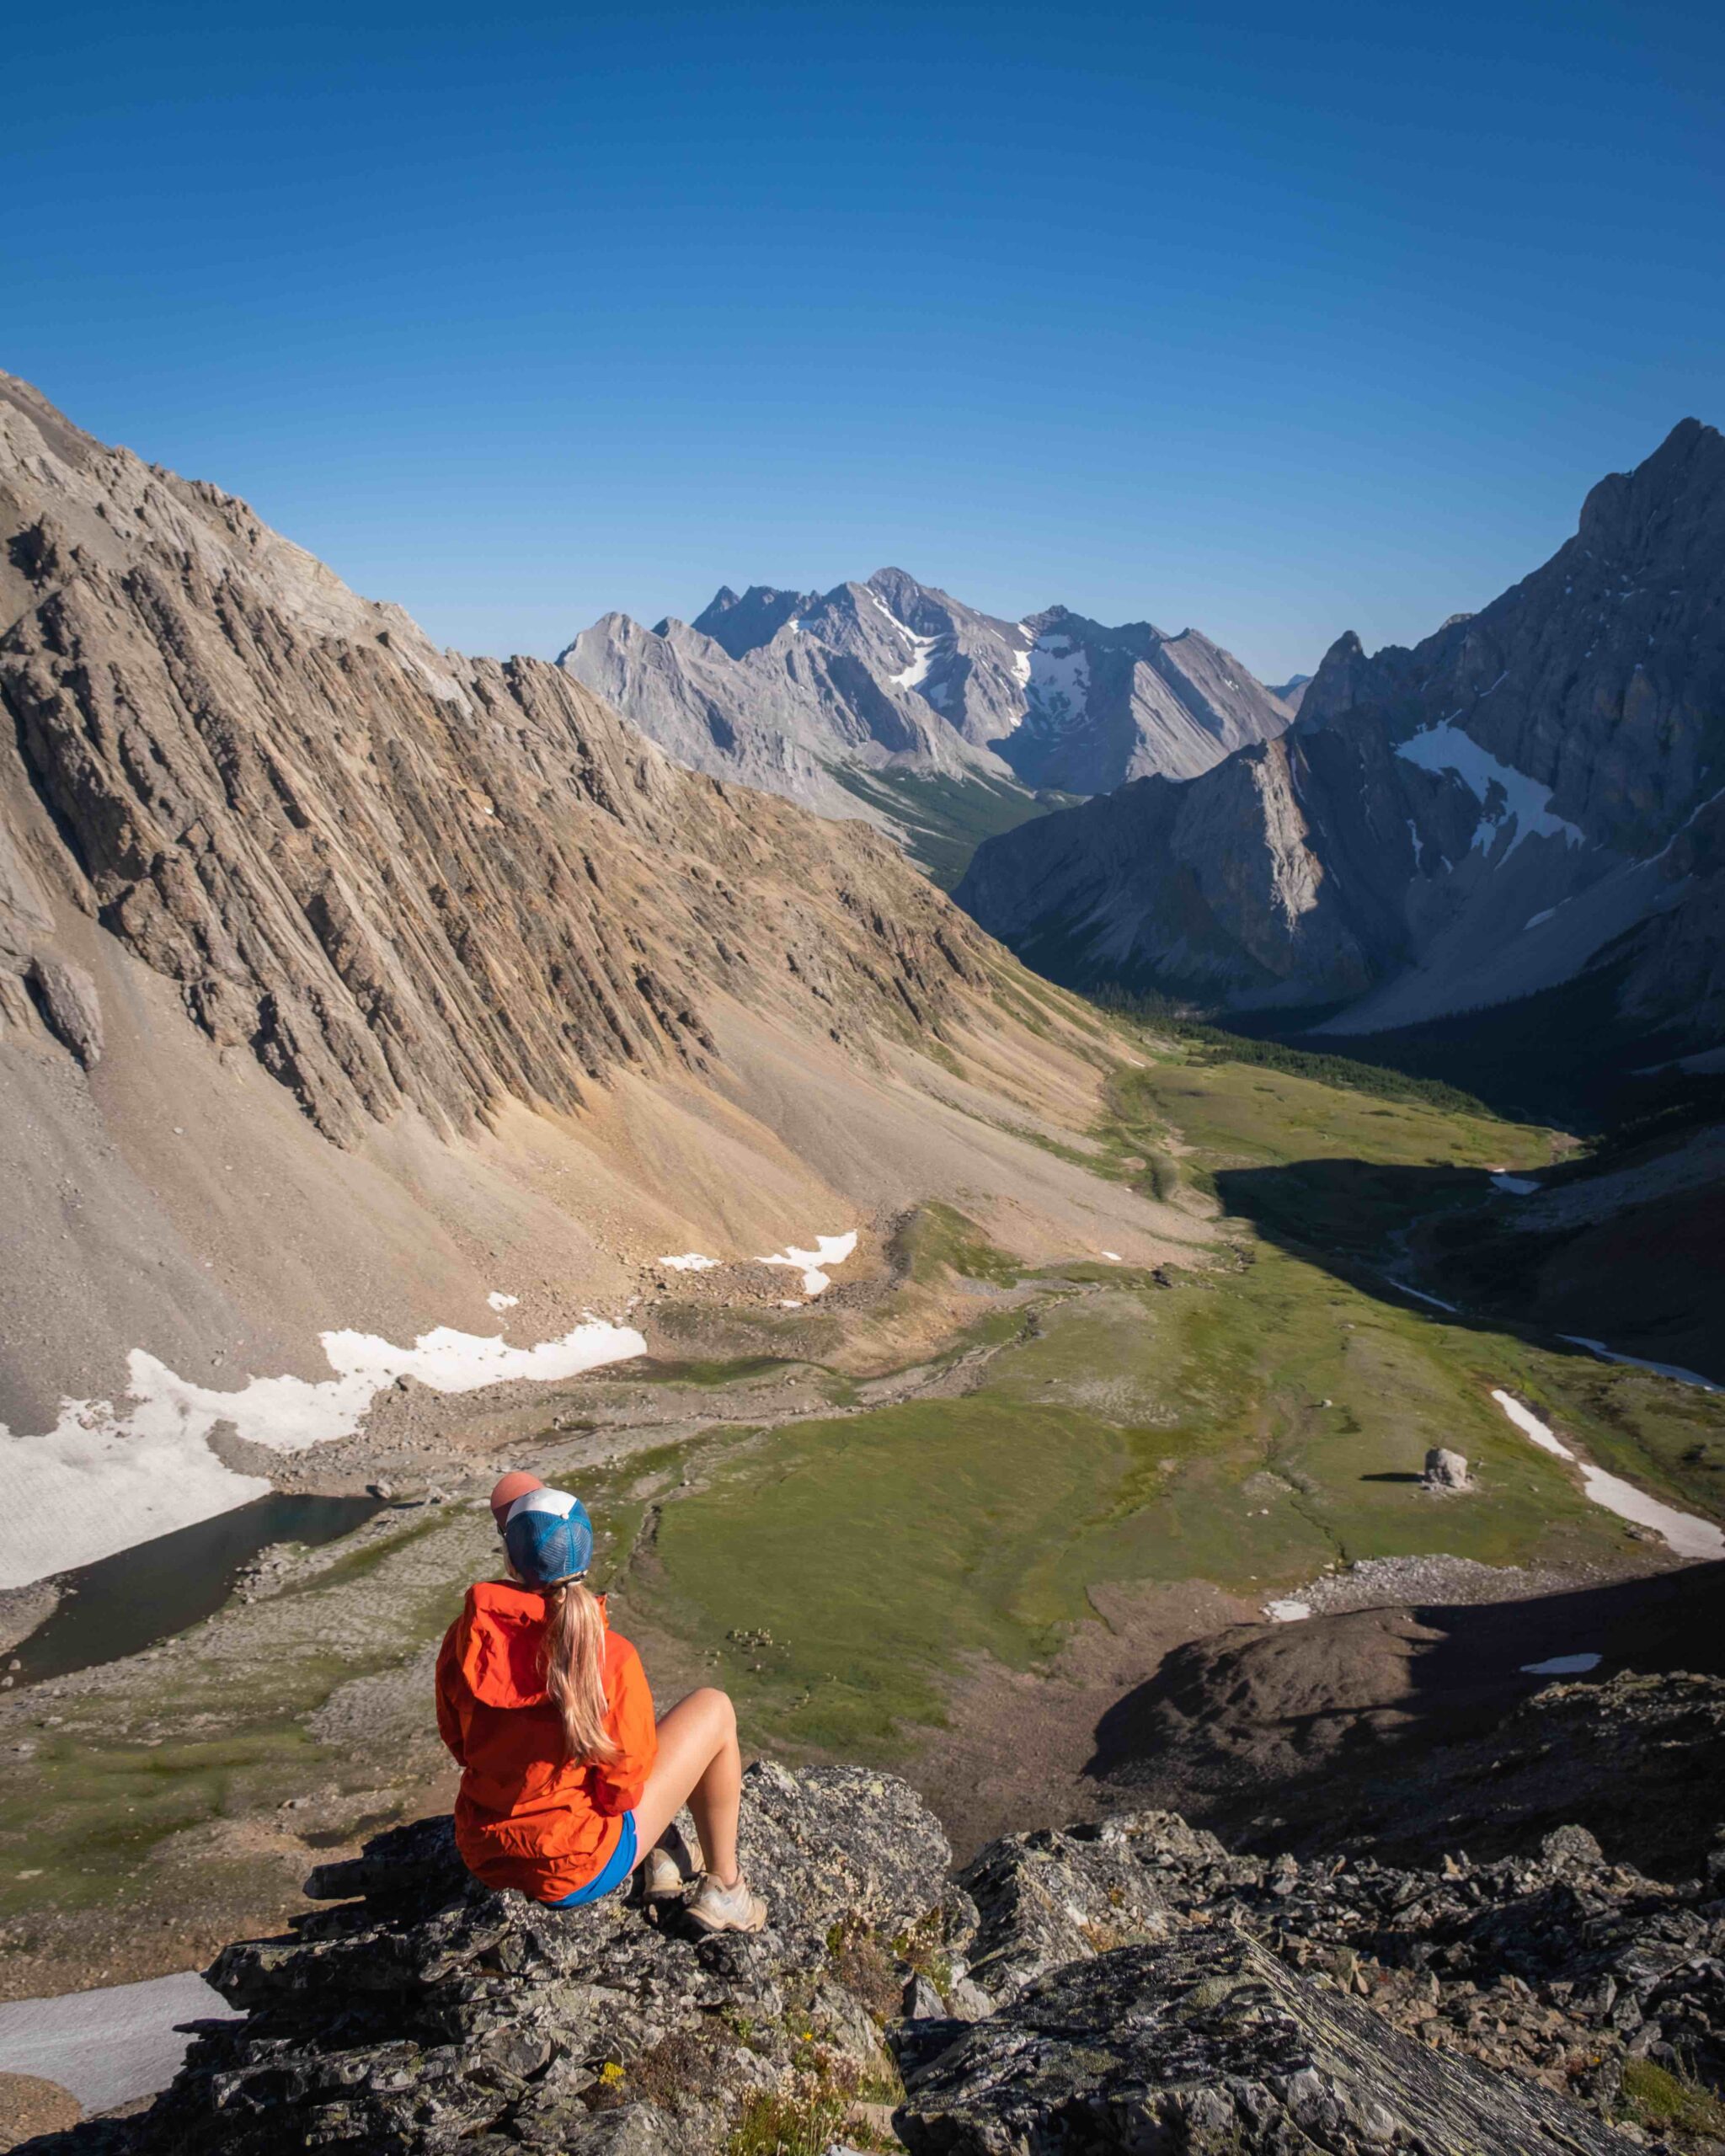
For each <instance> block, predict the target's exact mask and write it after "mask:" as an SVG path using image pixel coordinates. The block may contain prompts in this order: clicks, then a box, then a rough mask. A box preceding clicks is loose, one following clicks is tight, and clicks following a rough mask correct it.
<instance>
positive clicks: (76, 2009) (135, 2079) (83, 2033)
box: [0, 1970, 244, 2111]
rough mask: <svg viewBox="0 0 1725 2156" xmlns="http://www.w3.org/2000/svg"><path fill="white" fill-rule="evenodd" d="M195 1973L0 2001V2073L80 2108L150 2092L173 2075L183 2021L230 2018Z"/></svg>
mask: <svg viewBox="0 0 1725 2156" xmlns="http://www.w3.org/2000/svg"><path fill="white" fill-rule="evenodd" d="M243 2019H244V2016H243V2015H238V2014H236V2013H234V2011H233V2010H232V2008H231V2007H230V2006H229V2005H228V2003H227V2000H226V1999H224V1998H223V1997H222V1994H221V1993H220V1992H218V1991H216V1989H214V1988H213V1987H212V1986H211V1985H209V1984H206V1983H205V1981H204V1979H203V1978H202V1977H200V1976H199V1975H197V1974H196V1972H195V1971H192V1970H188V1971H187V1972H185V1973H184V1975H183V1976H174V1977H149V1978H147V1980H146V1981H145V1982H144V1983H137V1984H108V1985H104V1987H103V1988H102V1989H100V1990H99V1991H80V1992H73V1993H70V1994H69V1995H68V1996H67V1997H66V1998H63V1999H16V2000H13V2002H12V2003H11V2004H8V2005H5V2006H0V2073H30V2074H35V2076H37V2078H38V2079H40V2080H43V2081H52V2082H56V2083H57V2084H59V2086H60V2087H61V2088H62V2089H69V2090H70V2091H71V2092H72V2095H74V2096H76V2097H77V2100H78V2101H79V2103H81V2104H82V2105H83V2107H84V2109H85V2111H111V2110H113V2109H114V2108H115V2106H116V2105H120V2104H130V2103H134V2102H136V2100H138V2099H139V2098H140V2097H143V2096H153V2095H157V2094H158V2091H160V2090H161V2089H165V2088H166V2087H167V2086H168V2083H169V2082H170V2081H172V2080H173V2079H174V2075H175V2074H176V2073H179V2068H180V2063H181V2062H182V2060H184V2057H185V2055H186V2052H187V2051H188V2050H189V2049H190V2046H191V2041H192V2039H191V2036H190V2033H189V2032H188V2031H187V2028H186V2024H187V2023H188V2022H190V2021H223V2022H231V2021H238V2020H243Z"/></svg>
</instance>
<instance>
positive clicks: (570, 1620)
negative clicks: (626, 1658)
mask: <svg viewBox="0 0 1725 2156" xmlns="http://www.w3.org/2000/svg"><path fill="white" fill-rule="evenodd" d="M544 1592H545V1612H546V1615H547V1618H548V1620H550V1621H549V1622H548V1623H547V1625H546V1627H545V1689H546V1691H547V1694H549V1696H550V1699H551V1703H552V1705H553V1706H554V1707H555V1708H556V1709H557V1710H558V1713H559V1714H560V1715H561V1716H563V1736H564V1737H565V1738H566V1739H567V1741H568V1743H569V1757H570V1758H572V1759H577V1760H595V1759H596V1760H597V1761H598V1762H599V1763H600V1764H601V1765H608V1764H610V1762H611V1760H613V1759H615V1758H616V1757H617V1746H616V1745H615V1744H614V1743H613V1742H611V1737H610V1736H609V1735H608V1734H607V1732H606V1726H605V1718H606V1715H607V1714H609V1713H610V1711H611V1702H610V1700H607V1699H606V1696H605V1614H604V1612H603V1611H602V1610H601V1609H600V1607H599V1604H598V1601H597V1599H596V1598H595V1596H593V1595H592V1594H590V1593H589V1592H588V1590H587V1588H586V1586H585V1583H584V1582H581V1581H580V1580H564V1581H562V1582H560V1583H559V1584H558V1585H557V1586H555V1587H548V1588H546V1589H545V1591H544Z"/></svg>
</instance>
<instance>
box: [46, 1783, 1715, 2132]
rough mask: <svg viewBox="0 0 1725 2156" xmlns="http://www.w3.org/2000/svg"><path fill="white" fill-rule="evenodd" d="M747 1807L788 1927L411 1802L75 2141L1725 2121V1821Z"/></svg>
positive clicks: (751, 1835)
mask: <svg viewBox="0 0 1725 2156" xmlns="http://www.w3.org/2000/svg"><path fill="white" fill-rule="evenodd" d="M744 1824H745V1844H744V1858H745V1864H746V1865H747V1866H748V1868H749V1870H750V1874H751V1876H753V1877H754V1878H755V1879H756V1880H757V1881H759V1882H760V1883H761V1885H762V1886H764V1887H766V1890H767V1892H768V1893H769V1895H770V1897H771V1899H772V1924H771V1927H770V1928H769V1929H768V1930H767V1931H766V1932H765V1933H763V1934H761V1935H759V1936H758V1937H755V1938H747V1939H740V1938H736V1937H720V1938H716V1939H706V1940H703V1939H700V1938H697V1937H695V1936H693V1935H688V1934H686V1932H685V1931H684V1929H682V1926H681V1921H680V1919H679V1916H678V1913H677V1910H676V1905H675V1904H672V1905H670V1906H669V1907H668V1908H662V1909H661V1910H660V1911H659V1912H656V1913H654V1912H649V1911H648V1910H646V1909H645V1908H642V1907H641V1906H639V1905H638V1904H637V1903H631V1902H625V1901H613V1902H611V1903H602V1904H601V1905H600V1906H599V1907H597V1908H592V1909H588V1910H582V1911H579V1912H573V1913H553V1912H548V1911H545V1910H542V1909H537V1908H533V1907H532V1906H531V1905H530V1904H528V1903H525V1902H522V1901H521V1900H520V1899H519V1898H517V1897H512V1896H505V1895H498V1894H494V1893H491V1892H487V1891H486V1890H484V1889H483V1888H482V1887H479V1886H478V1884H477V1882H475V1881H472V1880H471V1879H468V1878H467V1876H466V1875H465V1874H464V1873H463V1872H462V1870H461V1868H460V1866H459V1865H458V1864H457V1861H456V1860H455V1857H454V1854H453V1850H452V1847H451V1841H450V1835H449V1824H448V1822H447V1821H446V1820H430V1821H425V1822H420V1824H419V1825H418V1826H416V1827H414V1828H398V1829H395V1830H393V1831H392V1832H390V1833H387V1834H385V1835H383V1836H381V1837H380V1838H378V1839H377V1841H375V1842H373V1843H372V1844H370V1845H369V1846H368V1849H367V1851H366V1854H365V1855H364V1856H363V1857H362V1858H361V1859H360V1860H356V1861H355V1862H352V1863H348V1864H338V1865H330V1866H328V1867H326V1868H325V1870H324V1871H323V1873H322V1874H320V1875H316V1876H314V1877H313V1880H312V1881H311V1882H310V1886H311V1889H312V1892H314V1893H318V1894H322V1895H324V1896H357V1897H360V1898H358V1899H350V1900H345V1901H343V1902H341V1903H339V1905H338V1906H336V1907H334V1908H330V1909H329V1910H328V1911H327V1912H325V1913H318V1914H314V1915H312V1916H309V1917H307V1918H305V1919H301V1920H300V1921H299V1923H298V1924H297V1926H296V1932H297V1936H296V1937H292V1938H288V1939H282V1940H263V1941H254V1942H251V1943H248V1944H246V1945H238V1946H234V1947H231V1948H229V1949H228V1950H227V1952H226V1953H224V1954H223V1955H222V1957H221V1958H220V1960H219V1961H217V1963H216V1967H215V1968H214V1969H213V1970H212V1972H211V1980H212V1981H213V1982H214V1983H216V1985H217V1986H218V1988H220V1989H221V1990H222V1992H223V1993H225V1994H226V1995H227V1998H228V1999H230V2000H231V2001H232V2002H233V2004H235V2005H236V2006H238V2007H239V2008H240V2009H243V2011H244V2013H245V2015H246V2017H247V2018H246V2020H244V2022H243V2023H242V2024H239V2025H231V2026H225V2027H219V2028H211V2029H210V2030H209V2031H206V2033H205V2034H204V2035H203V2036H201V2038H200V2041H198V2042H197V2043H196V2044H195V2047H194V2048H193V2051H192V2052H191V2054H190V2057H189V2058H188V2060H187V2063H186V2065H185V2067H184V2070H183V2071H182V2073H181V2074H180V2076H179V2079H178V2080H177V2081H176V2083H175V2084H174V2087H173V2088H172V2089H170V2090H168V2092H167V2093H166V2094H165V2095H163V2096H162V2097H161V2098H160V2099H158V2101H157V2103H156V2105H154V2107H153V2108H152V2110H151V2111H149V2112H148V2113H147V2115H145V2116H142V2117H141V2118H137V2119H134V2120H131V2121H115V2122H114V2123H112V2124H110V2125H108V2126H93V2127H88V2128H85V2129H81V2130H79V2131H77V2132H74V2133H72V2134H71V2135H68V2136H66V2137H61V2138H59V2139H57V2140H52V2141H45V2142H44V2143H41V2144H40V2148H41V2150H42V2156H49V2152H50V2151H53V2152H55V2156H73V2152H78V2153H79V2156H98V2152H112V2156H121V2152H124V2156H168V2152H170V2151H172V2152H174V2156H179V2152H181V2151H184V2152H186V2153H187V2156H198V2152H200V2151H206V2150H207V2151H214V2150H216V2149H217V2148H221V2149H223V2150H227V2151H231V2152H232V2156H278V2152H279V2156H287V2152H289V2151H297V2150H300V2149H302V2148H308V2147H318V2148H356V2149H358V2148H363V2149H365V2150H366V2151H367V2152H368V2156H370V2152H377V2156H391V2153H392V2152H399V2156H422V2153H423V2156H434V2152H442V2151H451V2152H453V2151H455V2150H457V2149H462V2150H469V2149H477V2150H481V2151H483V2152H485V2156H505V2152H506V2151H509V2150H513V2149H520V2148H528V2149H533V2148H538V2149H545V2150H547V2151H549V2150H559V2151H569V2150H576V2149H580V2150H595V2151H597V2150H601V2149H602V2150H605V2151H607V2152H611V2156H617V2152H619V2151H624V2150H627V2151H631V2152H633V2156H672V2152H685V2151H686V2152H690V2156H715V2153H716V2152H718V2151H720V2150H726V2149H741V2148H772V2147H783V2148H796V2149H808V2150H820V2149H825V2148H827V2147H828V2146H829V2144H831V2145H840V2144H841V2143H843V2141H844V2140H845V2139H846V2136H847V2135H849V2136H854V2137H856V2138H857V2141H858V2142H859V2143H861V2144H862V2145H866V2146H873V2147H879V2146H883V2145H889V2146H896V2145H902V2146H905V2147H906V2148H910V2149H911V2150H912V2151H914V2152H918V2156H960V2153H961V2152H962V2156H1012V2152H1024V2151H1032V2152H1041V2151H1048V2152H1053V2151H1056V2150H1059V2151H1065V2152H1070V2156H1081V2152H1085V2151H1097V2152H1101V2151H1104V2150H1108V2149H1115V2148H1118V2149H1122V2150H1124V2149H1144V2150H1149V2149H1159V2148H1168V2149H1171V2150H1172V2149H1183V2150H1190V2151H1193V2152H1213V2156H1222V2152H1224V2151H1226V2152H1229V2156H1295V2152H1300V2151H1306V2150H1314V2151H1316V2150H1323V2151H1327V2152H1330V2156H1355V2152H1359V2156H1364V2153H1365V2152H1366V2151H1368V2150H1374V2151H1375V2150H1379V2149H1385V2148H1402V2149H1404V2150H1407V2151H1409V2152H1423V2153H1424V2156H1478V2152H1482V2151H1489V2152H1498V2151H1502V2152H1504V2156H1509V2152H1514V2156H1544V2152H1546V2151H1549V2152H1551V2156H1557V2152H1560V2151H1562V2152H1567V2156H1583V2152H1585V2153H1586V2156H1609V2152H1611V2151H1614V2150H1618V2149H1626V2148H1629V2147H1632V2146H1633V2145H1636V2144H1637V2143H1639V2144H1640V2145H1642V2146H1646V2145H1647V2144H1648V2143H1649V2142H1652V2143H1653V2145H1655V2146H1657V2147H1659V2148H1666V2149H1669V2150H1670V2151H1672V2152H1676V2151H1678V2150H1680V2149H1695V2150H1699V2149H1701V2148H1707V2147H1710V2146H1713V2147H1717V2146H1718V2145H1720V2141H1719V2139H1717V2138H1715V2139H1713V2140H1710V2139H1709V2138H1708V2135H1709V2132H1713V2133H1715V2134H1716V2135H1717V2136H1720V2137H1725V2105H1721V2104H1719V2102H1718V2100H1717V2096H1716V2095H1714V2094H1713V2093H1712V2092H1714V2091H1716V2090H1717V2089H1719V2087H1720V2086H1721V2084H1722V2083H1725V1834H1722V1837H1721V1838H1720V1841H1719V1843H1718V1844H1717V1853H1716V1854H1715V1855H1714V1856H1713V1857H1712V1860H1710V1862H1709V1864H1708V1866H1707V1868H1706V1874H1705V1876H1703V1877H1702V1878H1701V1879H1700V1880H1690V1881H1687V1882H1686V1883H1684V1884H1680V1885H1676V1886H1672V1885H1665V1884H1661V1883H1659V1882H1657V1881H1651V1880H1648V1879H1646V1878H1643V1877H1642V1876H1641V1875H1640V1874H1639V1873H1637V1872H1635V1871H1633V1870H1630V1869H1628V1868H1627V1867H1626V1866H1622V1865H1614V1864H1612V1863H1610V1861H1609V1860H1607V1859H1606V1857H1605V1855H1603V1854H1602V1853H1601V1851H1600V1849H1599V1845H1598V1844H1597V1843H1596V1842H1595V1841H1594V1839H1593V1838H1592V1837H1591V1836H1590V1835H1589V1834H1588V1833H1584V1832H1583V1831H1582V1830H1581V1829H1579V1828H1562V1829H1561V1830H1559V1831H1557V1832H1555V1833H1551V1834H1548V1835H1547V1836H1546V1838H1545V1840H1544V1842H1543V1844H1541V1847H1540V1848H1539V1849H1538V1850H1537V1851H1536V1852H1535V1853H1534V1854H1530V1855H1525V1856H1521V1857H1516V1858H1512V1859H1509V1860H1503V1861H1500V1862H1498V1863H1496V1864H1490V1865H1475V1864H1473V1863H1471V1862H1470V1860H1468V1859H1467V1858H1466V1855H1465V1854H1461V1853H1459V1852H1455V1853H1450V1854H1445V1855H1444V1856H1443V1857H1442V1858H1441V1860H1439V1862H1437V1863H1436V1864H1435V1865H1433V1866H1431V1867H1429V1868H1425V1869H1397V1868H1394V1867H1391V1866H1388V1865H1382V1864H1381V1863H1378V1862H1377V1861H1375V1860H1373V1859H1370V1858H1365V1859H1362V1860H1354V1859H1350V1858H1349V1857H1348V1856H1347V1855H1346V1854H1342V1853H1339V1852H1338V1853H1335V1854H1331V1855H1329V1856H1327V1857H1326V1858H1324V1859H1322V1860H1318V1861H1314V1862H1308V1863H1305V1864H1301V1863H1299V1862H1296V1861H1295V1859H1294V1858H1292V1857H1291V1856H1287V1855H1281V1856H1277V1857H1275V1858H1273V1859H1265V1858H1263V1857H1242V1856H1236V1855H1231V1854H1229V1852H1228V1851H1227V1850H1226V1849H1224V1848H1223V1846H1222V1845H1221V1844H1220V1842H1218V1841H1217V1840H1216V1839H1215V1838H1214V1837H1213V1836H1211V1835H1210V1834H1208V1833H1201V1832H1197V1831H1194V1829H1193V1828H1190V1827H1188V1825H1187V1824H1186V1823H1185V1822H1183V1820H1181V1819H1180V1818H1178V1817H1176V1816H1175V1815H1173V1814H1172V1813H1169V1812H1140V1813H1135V1814H1130V1815H1127V1816H1125V1817H1120V1818H1117V1819H1114V1820H1112V1821H1109V1822H1107V1823H1105V1824H1103V1825H1102V1826H1100V1827H1089V1828H1075V1829H1072V1830H1071V1831H1069V1832H1065V1833H1035V1834H1028V1835H1019V1836H1012V1837H1009V1838H1007V1839H1006V1840H1004V1841H1001V1842H998V1843H996V1844H992V1845H991V1847H990V1848H988V1849H985V1850H984V1851H983V1852H982V1854H980V1856H979V1857H978V1858H977V1859H976V1860H975V1863H973V1864H972V1865H970V1866H969V1867H968V1868H967V1869H966V1870H964V1872H963V1873H961V1874H960V1875H959V1878H958V1879H957V1880H956V1881H953V1880H952V1879H950V1878H949V1877H948V1873H947V1869H946V1867H947V1861H948V1851H947V1848H946V1844H945V1839H944V1837H943V1834H942V1833H941V1831H940V1829H939V1828H938V1826H937V1824H936V1823H935V1822H934V1820H933V1819H932V1817H931V1816H930V1815H929V1814H928V1812H927V1811H926V1810H925V1809H924V1808H923V1806H921V1803H920V1801H918V1800H917V1799H916V1797H915V1796H913V1795H912V1793H911V1791H910V1790H908V1789H907V1788H906V1787H905V1785H903V1784H902V1783H900V1782H898V1781H895V1780H893V1779H891V1778H890V1777H886V1776H881V1775H875V1774H868V1773H864V1772H863V1771H861V1770H858V1769H848V1768H824V1769H811V1770H804V1771H800V1772H796V1773H792V1772H789V1771H787V1770H786V1769H782V1768H778V1767H772V1766H757V1767H755V1768H753V1769H750V1774H749V1776H748V1778H747V1781H746V1785H745V1801H744ZM900 2075H901V2076H902V2083H900ZM1672 2091H1675V2092H1676V2097H1675V2098H1673V2097H1672V2096H1671V2093H1670V2092H1672ZM1673 2102H1675V2103H1676V2104H1677V2106H1678V2108H1677V2110H1676V2111H1671V2109H1670V2106H1671V2105H1672V2103H1673ZM1661 2105H1665V2106H1666V2109H1665V2111H1662V2110H1661V2108H1660V2107H1661ZM889 2117H890V2121H891V2130H892V2133H893V2139H892V2140H891V2141H884V2139H883V2136H884V2133H885V2132H886V2131H887V2121H888V2119H889ZM1696 2121H1700V2124H1699V2125H1697V2124H1696ZM1708 2121H1714V2122H1715V2123H1714V2125H1713V2126H1712V2127H1709V2125H1708Z"/></svg>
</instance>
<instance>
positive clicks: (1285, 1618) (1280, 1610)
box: [1263, 1601, 1311, 1625]
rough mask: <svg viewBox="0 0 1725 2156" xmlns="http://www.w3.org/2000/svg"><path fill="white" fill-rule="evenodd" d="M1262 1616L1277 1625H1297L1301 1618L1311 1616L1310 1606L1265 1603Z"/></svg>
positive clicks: (1308, 1604)
mask: <svg viewBox="0 0 1725 2156" xmlns="http://www.w3.org/2000/svg"><path fill="white" fill-rule="evenodd" d="M1263 1614H1264V1615H1265V1616H1266V1617H1268V1618H1269V1619H1270V1620H1271V1621H1272V1622H1273V1623H1274V1624H1277V1625H1297V1624H1298V1623H1299V1622H1300V1620H1301V1619H1302V1618H1304V1617H1309V1616H1311V1604H1310V1603H1309V1602H1286V1601H1284V1602H1267V1603H1265V1604H1264V1606H1263Z"/></svg>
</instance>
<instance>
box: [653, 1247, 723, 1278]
mask: <svg viewBox="0 0 1725 2156" xmlns="http://www.w3.org/2000/svg"><path fill="white" fill-rule="evenodd" d="M655 1262H657V1263H659V1264H660V1265H668V1266H669V1267H670V1269H671V1271H672V1272H673V1273H711V1272H712V1271H713V1268H714V1267H716V1266H717V1265H718V1259H717V1258H716V1257H702V1255H701V1253H700V1251H698V1250H686V1251H684V1252H683V1254H682V1256H681V1257H661V1258H660V1259H658V1260H656V1261H655Z"/></svg>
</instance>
